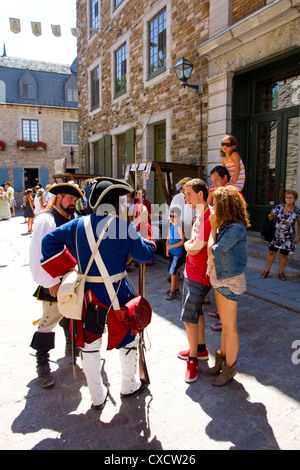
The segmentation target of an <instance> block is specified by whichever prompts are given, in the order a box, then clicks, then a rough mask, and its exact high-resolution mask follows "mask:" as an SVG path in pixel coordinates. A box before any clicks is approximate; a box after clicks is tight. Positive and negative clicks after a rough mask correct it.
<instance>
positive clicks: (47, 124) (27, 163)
mask: <svg viewBox="0 0 300 470" xmlns="http://www.w3.org/2000/svg"><path fill="white" fill-rule="evenodd" d="M0 111H1V114H0V137H1V136H5V139H4V140H5V143H6V150H5V151H3V152H1V153H0V158H1V161H0V166H1V167H6V168H7V169H8V180H9V181H10V182H11V184H12V186H14V183H13V182H14V168H16V167H18V168H20V167H21V168H23V169H24V168H42V167H43V168H45V167H46V168H48V173H49V183H54V180H53V178H52V175H53V174H54V160H57V159H60V158H65V157H67V166H69V167H70V166H71V162H70V149H71V146H70V145H64V144H63V121H75V122H77V121H78V111H77V109H71V108H68V109H62V108H61V109H57V108H48V107H36V106H22V105H21V106H20V105H10V104H1V107H0ZM22 119H37V120H38V122H39V140H40V141H43V142H45V143H46V144H47V150H20V149H18V148H17V146H16V141H17V140H20V139H22ZM72 147H73V150H74V157H73V158H74V165H73V167H78V168H79V166H80V162H79V153H78V146H77V145H72ZM22 196H23V194H16V197H17V200H18V202H19V201H20V200H21V198H22Z"/></svg>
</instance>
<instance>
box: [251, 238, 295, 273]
mask: <svg viewBox="0 0 300 470" xmlns="http://www.w3.org/2000/svg"><path fill="white" fill-rule="evenodd" d="M247 238H248V256H249V257H251V258H257V259H259V260H264V261H265V262H266V260H267V256H268V251H269V249H268V242H266V240H263V239H262V238H261V235H260V233H259V232H248V237H247ZM299 246H300V245H299ZM298 258H299V257H298ZM276 259H279V255H277V256H276ZM287 266H290V267H291V268H294V269H295V270H298V271H299V276H300V261H299V259H296V257H295V254H293V255H289V256H288V261H287Z"/></svg>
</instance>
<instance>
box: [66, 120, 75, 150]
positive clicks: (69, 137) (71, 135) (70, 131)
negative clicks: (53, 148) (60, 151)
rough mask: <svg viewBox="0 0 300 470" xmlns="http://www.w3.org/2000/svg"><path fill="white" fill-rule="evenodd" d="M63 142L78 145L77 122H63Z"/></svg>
mask: <svg viewBox="0 0 300 470" xmlns="http://www.w3.org/2000/svg"><path fill="white" fill-rule="evenodd" d="M63 143H64V144H68V145H78V122H68V121H64V122H63Z"/></svg>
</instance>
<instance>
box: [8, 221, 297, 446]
mask: <svg viewBox="0 0 300 470" xmlns="http://www.w3.org/2000/svg"><path fill="white" fill-rule="evenodd" d="M23 222H24V219H23V217H16V218H14V219H11V220H9V221H0V233H1V239H0V253H1V258H0V295H1V320H2V321H1V342H0V347H1V354H0V376H1V388H0V422H1V428H2V429H1V437H0V448H1V449H9V450H12V449H18V450H29V449H53V450H59V449H61V450H63V449H64V450H66V449H84V450H88V449H97V450H106V451H107V452H106V454H107V455H111V454H112V451H113V450H119V451H125V450H127V451H130V450H131V451H132V450H144V451H146V450H148V451H152V452H153V453H154V452H156V453H159V452H160V451H171V450H173V451H182V452H183V453H184V452H186V451H188V450H192V451H196V450H203V449H205V450H226V449H239V450H246V449H250V450H254V449H255V450H263V449H267V450H273V449H283V450H288V449H294V450H300V428H299V423H300V408H299V399H300V390H299V377H300V375H299V372H300V316H299V313H297V309H298V312H300V309H299V282H300V281H299V279H291V280H288V281H286V283H282V282H281V281H279V280H277V278H276V277H275V276H272V278H269V279H266V280H264V281H262V280H261V279H260V277H259V276H260V272H259V271H255V270H252V269H250V268H249V269H248V270H247V280H248V287H249V292H251V295H248V294H245V295H244V296H243V299H242V300H241V302H240V306H239V332H240V341H241V346H240V352H239V358H238V365H237V369H238V373H237V375H236V377H235V379H234V380H233V381H232V382H231V383H230V384H229V385H227V386H226V387H224V388H220V389H219V388H215V387H212V386H211V384H210V380H211V379H210V378H209V377H208V376H207V375H206V374H205V373H204V372H205V368H206V367H208V364H207V362H204V363H201V365H200V373H199V379H198V381H197V382H195V383H193V384H191V385H188V384H186V383H185V381H184V373H185V362H184V361H181V360H179V359H177V352H178V350H180V349H183V348H185V347H186V346H187V341H186V334H185V330H184V328H183V325H182V323H181V322H180V318H179V317H180V307H181V299H180V298H176V299H175V300H173V301H171V302H168V301H166V300H165V291H166V290H167V289H168V288H169V283H168V282H167V266H166V264H165V263H164V262H163V261H162V260H158V259H157V261H156V262H155V264H154V266H151V267H147V274H146V275H147V291H146V293H147V298H148V300H149V301H150V303H151V305H152V308H153V312H154V313H153V321H152V323H151V325H150V326H149V327H148V329H147V334H148V337H147V334H146V343H147V346H148V347H149V351H148V352H147V354H146V359H147V364H148V369H149V375H150V379H151V384H150V386H149V390H148V391H147V392H145V393H144V394H143V395H141V396H140V397H132V398H130V399H123V400H121V399H120V394H119V385H120V376H119V362H118V352H117V351H106V350H105V348H103V376H104V380H105V381H106V382H108V383H110V397H109V400H108V402H107V404H106V406H105V408H104V410H103V412H102V413H101V414H100V413H99V412H95V411H93V410H91V409H90V398H89V393H88V389H87V387H86V384H85V378H84V375H83V373H82V370H81V367H80V360H79V361H78V366H77V379H76V380H74V378H73V373H72V367H71V365H70V361H69V359H68V358H66V357H64V337H63V332H62V330H61V328H60V327H58V328H57V334H56V348H55V350H54V351H53V353H52V354H51V361H52V362H51V368H52V371H53V375H54V378H55V386H54V387H53V388H51V389H47V390H43V389H41V388H40V387H39V386H38V384H37V380H36V378H35V358H34V355H33V353H34V351H33V350H31V349H30V348H29V344H30V341H31V337H32V335H33V333H34V331H35V328H36V327H34V326H33V325H32V322H33V321H34V320H36V319H38V318H39V317H40V315H41V305H40V304H39V302H38V301H36V300H35V299H34V298H33V297H32V293H33V292H34V290H35V287H36V286H35V284H34V282H33V281H32V278H31V275H30V271H29V267H28V246H29V242H30V238H31V237H30V235H27V226H26V225H25V224H24V223H23ZM129 274H130V275H131V277H132V279H133V280H135V279H136V275H137V268H135V267H130V268H129ZM254 295H256V296H255V297H254ZM257 295H259V296H260V297H261V298H258V297H257ZM210 296H211V305H210V306H206V307H205V311H206V315H205V318H206V341H207V346H208V348H209V351H210V360H209V365H211V364H212V363H213V355H214V351H215V349H216V348H218V347H219V345H220V333H216V332H213V331H212V330H211V329H210V325H211V324H212V323H213V321H212V320H211V318H210V317H209V316H208V315H207V312H208V311H210V310H211V309H214V306H215V304H214V296H213V294H212V293H211V295H210ZM264 296H266V297H267V298H268V300H269V301H268V302H266V301H264V300H262V299H263V297H264ZM272 296H274V299H272V298H270V297H272ZM297 296H298V298H297ZM275 297H276V298H275ZM287 299H288V300H292V301H293V305H288V309H287V308H285V303H288V301H287ZM270 300H274V301H275V302H276V303H270ZM277 301H278V302H277ZM291 308H293V309H294V310H291ZM295 310H296V311H295ZM104 344H105V342H104ZM106 454H105V455H106ZM120 455H121V454H120ZM139 455H145V454H139Z"/></svg>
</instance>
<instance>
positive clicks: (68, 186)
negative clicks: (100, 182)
mask: <svg viewBox="0 0 300 470" xmlns="http://www.w3.org/2000/svg"><path fill="white" fill-rule="evenodd" d="M48 192H49V193H51V194H54V195H55V196H57V194H70V195H71V196H75V197H78V198H80V197H82V196H84V190H83V189H80V187H79V186H78V184H75V183H74V181H68V182H67V183H56V184H53V185H52V186H51V188H49V189H48Z"/></svg>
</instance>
